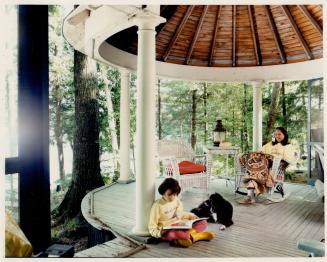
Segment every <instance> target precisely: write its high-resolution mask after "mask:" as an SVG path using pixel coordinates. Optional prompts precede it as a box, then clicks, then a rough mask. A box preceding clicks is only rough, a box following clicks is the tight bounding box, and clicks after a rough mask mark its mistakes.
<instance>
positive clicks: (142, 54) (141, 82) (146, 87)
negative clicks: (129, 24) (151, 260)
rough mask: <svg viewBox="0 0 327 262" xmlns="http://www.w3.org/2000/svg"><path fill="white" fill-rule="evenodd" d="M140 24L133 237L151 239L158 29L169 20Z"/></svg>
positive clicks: (144, 15)
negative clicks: (159, 25) (150, 221)
mask: <svg viewBox="0 0 327 262" xmlns="http://www.w3.org/2000/svg"><path fill="white" fill-rule="evenodd" d="M135 20H136V24H137V25H138V32H137V33H138V57H137V102H136V145H135V146H136V148H135V149H136V150H135V151H136V217H135V220H136V221H135V226H134V228H133V234H135V235H139V236H148V235H149V231H148V222H149V215H150V209H151V206H152V203H153V201H154V198H155V180H154V178H155V172H156V164H155V154H156V144H155V132H156V129H155V126H156V104H155V103H156V93H155V90H156V62H155V58H156V56H155V52H156V45H155V35H156V31H155V27H156V26H157V25H158V24H160V23H162V22H164V21H165V19H164V18H162V17H160V16H158V15H155V14H154V13H152V12H147V11H143V12H141V13H140V14H138V15H137V16H136V17H135Z"/></svg>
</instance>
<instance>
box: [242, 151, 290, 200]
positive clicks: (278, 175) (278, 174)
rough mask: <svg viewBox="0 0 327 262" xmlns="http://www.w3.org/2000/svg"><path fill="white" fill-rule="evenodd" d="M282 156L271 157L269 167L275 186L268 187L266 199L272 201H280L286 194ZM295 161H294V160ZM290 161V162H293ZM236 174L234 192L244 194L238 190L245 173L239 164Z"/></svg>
mask: <svg viewBox="0 0 327 262" xmlns="http://www.w3.org/2000/svg"><path fill="white" fill-rule="evenodd" d="M281 161H282V158H280V157H274V158H273V164H272V167H271V174H272V176H273V178H274V181H275V186H274V187H273V188H270V189H269V191H268V194H267V195H266V196H267V200H270V201H272V202H281V201H284V200H285V199H286V198H287V197H288V194H285V192H284V186H283V185H284V178H285V165H283V164H281ZM294 163H296V161H295V162H294ZM294 163H291V164H294ZM237 173H238V175H237V179H236V183H237V187H236V193H240V194H246V193H245V192H242V191H240V188H242V178H243V176H244V174H245V173H246V169H245V168H243V167H242V166H241V165H240V164H239V166H238V172H237ZM274 193H279V194H280V196H279V197H276V195H274Z"/></svg>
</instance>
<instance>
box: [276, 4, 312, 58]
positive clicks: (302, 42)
mask: <svg viewBox="0 0 327 262" xmlns="http://www.w3.org/2000/svg"><path fill="white" fill-rule="evenodd" d="M281 7H282V10H283V11H284V14H285V15H286V17H287V18H288V21H289V22H290V23H291V26H292V28H293V30H294V32H295V35H296V37H297V38H298V40H299V41H300V43H301V45H302V47H303V49H304V52H305V53H306V55H307V58H308V59H309V60H311V59H313V55H312V53H311V50H310V48H309V46H308V44H307V43H306V42H305V40H304V38H303V36H302V34H301V32H300V30H299V28H298V27H297V24H296V23H295V21H294V19H293V17H292V15H291V12H290V10H288V7H287V6H285V5H281Z"/></svg>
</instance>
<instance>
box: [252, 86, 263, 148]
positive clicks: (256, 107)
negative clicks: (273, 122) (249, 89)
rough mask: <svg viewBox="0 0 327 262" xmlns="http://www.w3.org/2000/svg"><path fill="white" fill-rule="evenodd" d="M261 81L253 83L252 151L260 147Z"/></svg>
mask: <svg viewBox="0 0 327 262" xmlns="http://www.w3.org/2000/svg"><path fill="white" fill-rule="evenodd" d="M261 85H262V81H253V82H252V86H253V120H252V121H253V144H252V145H253V146H252V147H253V148H252V150H253V151H257V150H258V149H260V148H261V147H262V91H261Z"/></svg>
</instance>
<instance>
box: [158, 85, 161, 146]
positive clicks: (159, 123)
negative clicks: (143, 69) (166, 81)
mask: <svg viewBox="0 0 327 262" xmlns="http://www.w3.org/2000/svg"><path fill="white" fill-rule="evenodd" d="M160 84H161V82H160V79H158V139H159V140H161V137H162V130H161V95H160Z"/></svg>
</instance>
